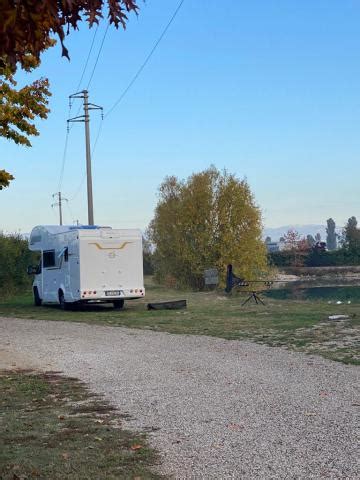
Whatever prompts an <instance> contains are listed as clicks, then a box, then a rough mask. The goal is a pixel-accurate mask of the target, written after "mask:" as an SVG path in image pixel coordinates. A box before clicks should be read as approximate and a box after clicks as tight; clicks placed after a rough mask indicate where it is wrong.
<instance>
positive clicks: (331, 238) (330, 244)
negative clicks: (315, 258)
mask: <svg viewBox="0 0 360 480" xmlns="http://www.w3.org/2000/svg"><path fill="white" fill-rule="evenodd" d="M326 223H327V228H326V246H327V248H328V250H336V237H337V235H336V232H335V222H334V220H333V219H332V218H329V219H328V220H326Z"/></svg>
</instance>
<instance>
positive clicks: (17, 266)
mask: <svg viewBox="0 0 360 480" xmlns="http://www.w3.org/2000/svg"><path fill="white" fill-rule="evenodd" d="M37 261H38V257H37V255H36V254H35V253H34V252H30V251H29V248H28V242H27V240H24V239H23V238H22V237H21V236H20V235H16V234H13V235H4V234H3V233H0V296H1V297H7V296H9V295H11V294H14V293H18V292H23V291H25V290H27V289H29V288H30V287H31V282H32V278H31V277H29V275H28V274H27V267H28V265H35V264H36V263H37Z"/></svg>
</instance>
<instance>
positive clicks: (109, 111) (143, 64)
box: [104, 0, 185, 119]
mask: <svg viewBox="0 0 360 480" xmlns="http://www.w3.org/2000/svg"><path fill="white" fill-rule="evenodd" d="M184 2H185V0H180V2H179V4H178V6H177V7H176V9H175V11H174V13H173V15H172V16H171V18H170V20H169V21H168V23H167V24H166V26H165V28H164V30H163V31H162V33H161V35H160V37H159V38H158V39H157V41H156V42H155V44H154V46H153V48H152V49H151V50H150V52H149V54H148V55H147V56H146V58H145V60H144V62H143V63H142V64H141V65H140V67H139V69H138V70H137V72H136V73H135V75H134V76H133V77H132V79H131V80H130V82H129V83H128V85H127V87H126V88H125V89H124V91H123V92H122V94H121V95H120V97H119V98H118V99H117V100H116V102H115V103H114V104H113V105H112V107H111V108H110V109H109V110H108V112H107V113H106V115H105V116H104V119H106V118H107V117H108V116H109V115H110V114H111V113H112V112H113V110H114V109H115V108H116V107H117V106H118V105H119V103H120V102H121V101H122V100H123V98H124V97H125V95H126V94H127V93H128V91H129V90H130V88H131V87H132V86H133V85H134V83H135V82H136V80H137V79H138V78H139V76H140V75H141V73H142V71H143V70H144V68H145V67H146V65H147V64H148V63H149V60H150V59H151V57H152V56H153V54H154V53H155V51H156V49H157V48H158V46H159V44H160V43H161V41H162V39H163V38H164V37H165V35H166V33H167V31H168V30H169V28H170V26H171V24H172V23H173V21H174V20H175V18H176V16H177V14H178V13H179V11H180V9H181V7H182V6H183V3H184Z"/></svg>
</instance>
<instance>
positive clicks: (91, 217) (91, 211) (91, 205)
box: [68, 90, 103, 225]
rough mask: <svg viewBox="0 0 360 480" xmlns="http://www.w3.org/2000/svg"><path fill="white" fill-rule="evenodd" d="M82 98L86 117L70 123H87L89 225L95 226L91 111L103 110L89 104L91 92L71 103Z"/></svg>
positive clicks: (75, 118) (84, 93) (76, 118)
mask: <svg viewBox="0 0 360 480" xmlns="http://www.w3.org/2000/svg"><path fill="white" fill-rule="evenodd" d="M73 98H81V99H82V100H83V103H84V115H80V116H77V117H73V118H69V119H68V124H69V123H70V122H84V123H85V148H86V178H87V201H88V223H89V225H94V203H93V191H92V174H91V150H90V114H89V110H101V115H103V114H102V112H103V108H102V107H100V106H99V105H95V104H94V103H89V92H88V91H87V90H82V91H81V92H77V93H74V94H73V95H70V97H69V101H70V105H71V99H73Z"/></svg>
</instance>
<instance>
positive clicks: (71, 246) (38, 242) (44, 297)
mask: <svg viewBox="0 0 360 480" xmlns="http://www.w3.org/2000/svg"><path fill="white" fill-rule="evenodd" d="M29 248H30V250H32V251H35V252H40V254H41V260H40V264H39V265H38V266H37V267H29V269H28V273H29V274H35V278H34V283H33V293H34V302H35V305H37V306H40V305H41V304H42V303H43V302H44V303H59V304H60V306H61V307H62V308H63V309H66V308H67V306H68V305H69V304H74V303H95V302H96V303H98V302H111V303H113V304H114V307H115V308H119V309H120V308H122V307H123V306H124V300H126V299H134V298H142V297H144V295H145V289H144V279H143V260H142V235H141V232H140V230H115V229H112V228H110V227H97V226H58V225H56V226H52V225H51V226H46V225H43V226H38V227H35V228H34V229H33V230H32V232H31V235H30V239H29Z"/></svg>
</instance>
